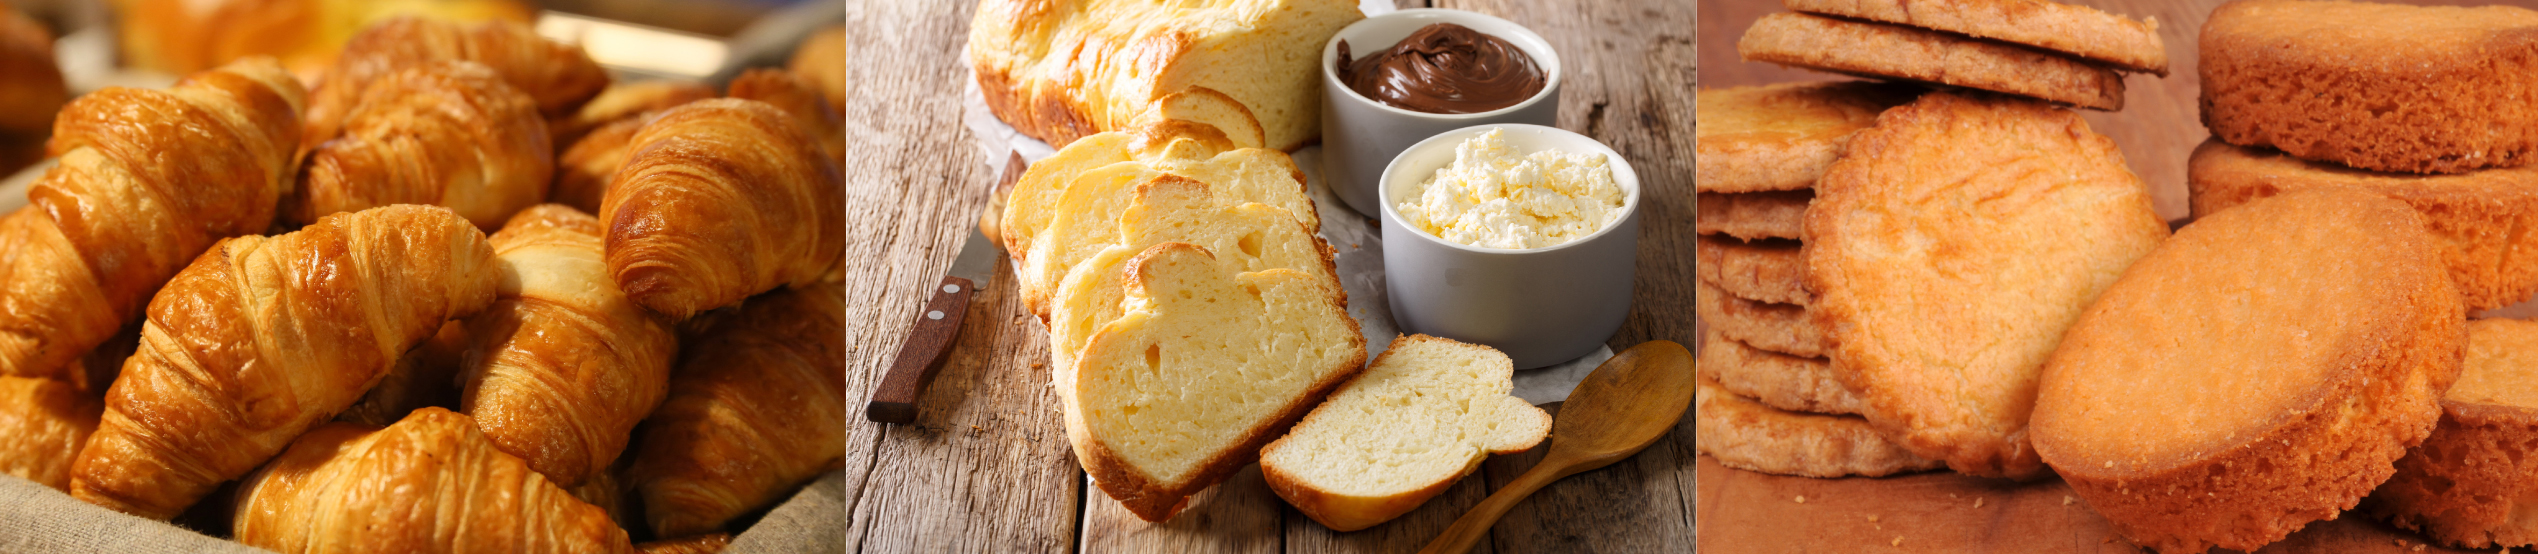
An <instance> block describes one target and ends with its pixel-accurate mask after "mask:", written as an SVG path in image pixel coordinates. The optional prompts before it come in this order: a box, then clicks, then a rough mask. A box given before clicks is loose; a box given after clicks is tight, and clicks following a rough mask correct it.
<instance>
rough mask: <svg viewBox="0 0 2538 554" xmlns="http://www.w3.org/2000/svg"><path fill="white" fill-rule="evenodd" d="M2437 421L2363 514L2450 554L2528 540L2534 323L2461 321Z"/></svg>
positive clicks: (2535, 390)
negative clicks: (2455, 360) (2455, 369)
mask: <svg viewBox="0 0 2538 554" xmlns="http://www.w3.org/2000/svg"><path fill="white" fill-rule="evenodd" d="M2459 365H2460V369H2459V381H2458V384H2457V385H2454V386H2452V387H2450V392H2448V393H2446V394H2445V395H2444V396H2443V397H2442V399H2441V423H2440V424H2439V425H2437V426H2435V427H2433V429H2432V436H2429V437H2425V438H2424V439H2423V445H2422V446H2417V447H2415V448H2414V449H2413V450H2410V451H2408V452H2407V454H2406V457H2405V458H2403V459H2399V460H2397V475H2396V476H2394V477H2390V478H2388V483H2386V484H2383V485H2380V486H2379V490H2378V491H2377V492H2373V493H2371V497H2372V498H2374V499H2375V500H2373V501H2372V502H2371V508H2370V510H2371V513H2372V514H2373V515H2377V516H2379V517H2381V518H2384V519H2387V520H2389V522H2390V523H2394V524H2396V525H2397V526H2398V527H2404V528H2407V529H2412V530H2416V531H2421V532H2423V534H2425V535H2427V536H2430V537H2432V539H2433V540H2437V541H2441V543H2443V544H2448V545H2450V546H2455V547H2459V548H2492V547H2496V546H2501V547H2514V546H2529V545H2531V544H2533V543H2538V518H2533V517H2531V516H2529V515H2527V514H2529V513H2530V510H2531V508H2533V507H2538V505H2533V504H2532V502H2533V501H2538V456H2530V455H2528V454H2529V445H2530V443H2531V442H2532V441H2538V323H2533V322H2529V321H2522V320H2517V319H2480V320H2474V321H2469V322H2468V346H2467V359H2466V361H2464V362H2461V363H2460V364H2459Z"/></svg>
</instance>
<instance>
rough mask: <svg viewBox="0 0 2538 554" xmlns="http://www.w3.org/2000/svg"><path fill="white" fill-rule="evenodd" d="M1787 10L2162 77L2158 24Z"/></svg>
mask: <svg viewBox="0 0 2538 554" xmlns="http://www.w3.org/2000/svg"><path fill="white" fill-rule="evenodd" d="M1782 3H1783V4H1786V5H1788V7H1789V9H1790V10H1791V11H1801V12H1809V13H1819V14H1824V15H1832V16H1841V17H1848V18H1853V19H1866V20H1870V21H1881V22H1886V23H1893V24H1896V25H1909V26H1913V27H1920V28H1923V29H1933V30H1939V31H1947V32H1951V33H1960V34H1966V35H1973V36H1975V37H1980V38H1987V39H1993V40H1999V41H2004V42H2013V43H2018V44H2023V45H2027V46H2033V47H2036V48H2042V49H2046V50H2052V51H2055V52H2061V53H2064V54H2070V55H2073V56H2078V57H2082V58H2087V59H2089V60H2093V61H2096V62H2099V63H2104V64H2108V65H2113V66H2115V67H2116V68H2117V69H2123V70H2126V71H2139V72H2143V73H2151V74H2156V75H2159V76H2161V77H2166V76H2168V48H2167V46H2165V45H2163V44H2161V43H2160V41H2159V20H2158V19H2156V18H2153V19H2151V20H2149V21H2147V22H2145V21H2136V20H2133V19H2132V18H2128V17H2124V16H2120V15H2115V14H2111V13H2106V12H2103V11H2098V10H2097V9H2095V8H2089V7H2085V6H2074V5H2070V4H2064V3H2060V2H2051V1H2047V0H1912V1H1909V2H1907V1H1905V0H1785V1H1784V2H1782Z"/></svg>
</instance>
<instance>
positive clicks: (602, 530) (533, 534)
mask: <svg viewBox="0 0 2538 554" xmlns="http://www.w3.org/2000/svg"><path fill="white" fill-rule="evenodd" d="M232 526H233V528H234V530H235V533H236V539H237V540H238V542H241V543H245V544H247V545H250V546H255V547H259V548H267V549H272V550H274V551H276V552H282V553H284V554H298V553H320V552H524V553H526V552H625V553H631V552H634V545H633V544H631V543H629V542H628V541H627V539H626V531H625V530H624V529H619V528H617V525H616V524H615V523H612V522H610V521H609V520H608V514H607V512H606V511H604V510H601V509H600V508H599V507H597V506H592V505H590V504H587V503H584V502H582V501H581V500H579V499H575V498H573V496H572V495H570V494H567V493H566V492H565V491H564V489H563V488H561V487H557V486H555V484H554V483H549V482H547V481H546V478H545V477H540V476H539V475H538V474H537V472H535V471H530V470H529V466H528V464H527V463H524V462H521V461H520V459H519V458H515V457H512V456H511V455H510V454H505V453H503V452H502V451H501V450H499V449H496V448H494V445H493V443H492V442H491V441H487V440H485V436H484V435H483V434H481V433H478V432H477V431H476V422H475V421H473V420H470V419H468V417H467V416H465V415H461V414H458V413H454V412H451V411H449V410H445V409H441V408H425V409H422V410H417V411H415V412H414V414H413V415H409V416H406V418H405V419H404V420H402V421H399V422H397V424H395V425H390V426H388V427H387V428H385V429H380V428H376V427H369V426H365V425H359V424H353V423H335V424H330V425H327V426H324V427H319V428H317V429H315V430H312V431H309V432H308V434H307V435H305V436H302V437H300V438H299V440H297V441H294V442H292V443H291V448H290V450H288V451H286V452H283V453H282V455H280V456H278V457H275V458H274V459H273V463H271V464H268V465H266V466H265V467H264V469H262V470H259V471H257V472H256V473H255V474H254V475H250V476H248V477H247V478H246V479H244V480H242V481H240V482H239V486H238V511H237V515H236V516H235V519H234V520H233V522H232Z"/></svg>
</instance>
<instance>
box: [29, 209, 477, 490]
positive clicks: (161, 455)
mask: <svg viewBox="0 0 2538 554" xmlns="http://www.w3.org/2000/svg"><path fill="white" fill-rule="evenodd" d="M499 280H500V276H499V273H498V272H496V271H495V269H494V260H493V250H492V249H491V248H489V247H487V246H486V244H485V237H484V234H483V233H482V232H479V231H477V230H476V227H475V226H474V225H469V224H468V223H467V221H466V220H464V219H459V218H458V216H457V215H456V214H453V213H450V211H449V210H448V209H446V208H439V207H432V206H414V205H398V206H388V207H384V208H372V209H369V210H364V211H359V212H352V213H347V214H337V215H331V216H327V217H325V218H322V219H319V220H318V221H317V223H315V224H311V225H309V226H308V227H305V228H302V229H300V230H299V231H295V232H292V233H289V234H284V235H281V236H276V237H240V238H234V239H229V240H228V241H224V242H222V243H220V245H219V246H218V247H215V248H214V249H213V250H212V251H211V252H207V253H205V254H203V256H202V257H201V258H199V259H197V260H195V261H194V264H193V265H191V266H187V267H186V268H185V271H184V272H182V273H179V274H177V275H176V278H175V279H174V280H171V281H169V282H168V284H167V288H166V290H162V291H160V292H159V295H158V297H157V298H156V299H153V300H152V301H151V302H150V311H149V320H148V322H147V323H145V324H144V325H143V326H142V328H141V349H140V351H139V352H137V353H135V354H133V355H132V358H131V359H129V360H126V361H125V362H124V365H123V376H122V377H120V378H117V379H116V380H115V383H114V387H113V388H110V389H108V390H107V391H106V415H105V418H104V421H103V422H102V423H100V424H98V426H97V433H96V434H95V435H92V436H90V437H89V441H88V445H87V446H86V447H85V448H83V449H81V450H80V453H79V461H78V464H77V465H76V466H74V467H73V468H72V471H71V495H72V496H75V497H78V498H79V499H81V500H86V501H88V502H90V503H93V504H97V505H100V506H105V507H108V508H113V509H115V510H119V511H122V512H125V513H130V514H134V515H140V516H143V517H150V518H157V519H166V518H168V517H169V516H172V515H175V514H176V513H177V512H179V511H181V510H183V509H184V508H185V507H186V506H187V505H190V504H193V503H194V502H195V501H196V500H199V499H201V498H202V496H203V495H204V494H205V493H208V492H210V491H211V490H212V487H213V486H215V485H218V484H220V482H222V481H227V480H229V479H234V478H237V477H238V476H240V475H244V474H246V473H247V471H248V470H251V469H255V467H256V465H257V464H261V463H264V461H265V460H266V459H269V458H272V457H273V455H274V454H275V453H278V452H281V451H282V447H283V446H285V445H286V444H288V443H289V442H290V440H291V438H292V437H296V436H299V434H300V433H301V432H303V431H307V430H308V429H309V427H311V426H313V425H316V424H317V423H318V422H321V421H325V420H326V419H327V418H331V417H334V416H335V414H336V413H337V412H340V411H342V410H344V409H345V408H346V407H349V406H351V405H352V404H353V401H355V400H358V399H360V398H361V396H362V394H363V393H364V392H366V391H367V390H368V389H369V388H370V387H371V386H372V385H374V384H376V383H378V381H379V379H380V377H381V376H382V375H384V374H385V373H386V372H387V370H388V367H389V365H390V364H392V363H394V362H395V361H396V360H395V357H396V356H398V355H399V354H401V353H403V352H405V351H407V350H409V349H411V348H413V347H414V346H415V345H416V344H418V343H421V342H422V341H423V339H425V338H427V337H430V336H431V335H432V334H433V333H434V332H435V331H438V330H439V329H440V328H441V325H442V323H443V322H446V321H448V320H449V319H452V318H456V317H462V316H466V315H472V314H474V313H476V312H477V311H479V310H482V309H484V307H485V306H486V305H488V304H492V303H493V295H494V287H495V285H496V282H497V281H499Z"/></svg>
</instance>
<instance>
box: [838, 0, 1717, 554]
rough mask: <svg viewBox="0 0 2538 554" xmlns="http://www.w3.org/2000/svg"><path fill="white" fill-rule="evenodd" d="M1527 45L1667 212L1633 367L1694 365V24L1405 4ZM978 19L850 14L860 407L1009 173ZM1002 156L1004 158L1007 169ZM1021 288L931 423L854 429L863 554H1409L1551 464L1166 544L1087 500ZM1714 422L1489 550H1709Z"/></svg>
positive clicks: (1643, 286) (853, 476)
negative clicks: (1696, 471)
mask: <svg viewBox="0 0 2538 554" xmlns="http://www.w3.org/2000/svg"><path fill="white" fill-rule="evenodd" d="M1431 5H1432V6H1433V7H1447V8H1458V9H1465V10H1471V11H1477V12H1482V13H1488V14H1492V15H1496V16H1499V17H1504V18H1507V19H1509V20H1512V21H1515V22H1517V23H1520V24H1524V25H1526V26H1527V27H1529V28H1532V29H1534V30H1535V31H1537V32H1539V33H1541V34H1542V35H1543V36H1544V37H1545V38H1547V39H1549V40H1550V41H1551V42H1552V44H1553V46H1554V47H1555V48H1557V49H1558V51H1559V52H1560V53H1561V56H1562V58H1563V61H1564V62H1566V63H1567V64H1569V66H1570V72H1571V73H1570V76H1569V78H1568V81H1567V82H1566V83H1565V84H1564V85H1563V86H1564V87H1565V88H1564V89H1563V90H1562V91H1561V98H1560V100H1561V105H1560V126H1561V127H1563V128H1566V129H1570V130H1575V131H1579V132H1582V133H1585V134H1587V135H1590V136H1593V137H1595V138H1597V139H1599V140H1602V141H1603V142H1604V143H1606V144H1609V145H1611V146H1612V147H1613V148H1614V149H1615V150H1618V151H1620V152H1621V153H1622V155H1623V156H1625V157H1627V158H1628V161H1629V162H1630V163H1631V165H1632V166H1633V167H1634V168H1636V169H1638V171H1639V174H1640V176H1641V177H1640V178H1641V180H1642V184H1643V186H1645V187H1646V193H1645V194H1644V195H1643V196H1642V197H1643V198H1644V199H1646V202H1645V204H1643V208H1642V209H1643V210H1646V211H1645V214H1646V217H1645V218H1644V224H1643V228H1642V230H1641V232H1640V237H1639V260H1638V261H1639V274H1638V281H1637V284H1636V287H1637V288H1636V297H1635V298H1634V305H1633V309H1632V312H1631V315H1630V319H1629V321H1628V323H1627V324H1625V325H1624V326H1623V327H1622V329H1621V332H1620V333H1619V334H1618V335H1616V336H1614V337H1613V338H1612V340H1611V342H1610V344H1611V345H1612V346H1613V348H1614V349H1615V350H1616V351H1618V350H1620V349H1622V348H1625V347H1628V346H1630V345H1634V344H1638V343H1640V342H1643V341H1647V340H1652V339H1666V340H1673V341H1676V342H1681V343H1684V344H1687V345H1688V344H1692V343H1693V342H1695V340H1694V339H1695V338H1696V335H1694V334H1693V321H1692V315H1691V314H1692V287H1691V285H1692V279H1693V277H1692V193H1691V178H1692V162H1691V154H1692V133H1691V130H1692V92H1693V81H1692V79H1693V64H1694V53H1693V38H1692V29H1693V14H1692V11H1693V8H1692V6H1691V4H1690V3H1689V2H1683V1H1681V0H1590V1H1584V2H1576V1H1570V0H1436V1H1432V2H1420V1H1418V0H1404V1H1403V2H1402V7H1424V6H1431ZM974 7H975V3H974V2H971V1H967V0H944V1H940V2H896V1H885V0H850V9H849V10H848V15H847V23H846V25H847V29H848V30H847V37H848V39H847V41H848V42H847V48H848V50H849V52H848V55H847V59H848V60H853V62H852V63H851V64H850V66H849V69H848V71H849V72H850V73H849V82H851V83H855V84H856V85H857V86H856V87H854V88H851V89H850V90H849V91H848V98H847V102H846V108H847V110H846V111H847V112H848V113H847V132H848V134H849V136H851V137H855V141H854V142H855V144H853V145H851V147H850V148H849V153H848V155H847V159H846V165H845V172H846V184H847V198H848V209H849V213H850V216H849V219H848V220H849V222H850V223H849V224H848V225H850V231H849V236H850V243H851V244H850V245H849V246H848V259H850V260H855V261H856V262H857V263H855V264H853V265H851V266H850V267H849V269H848V272H849V275H848V281H847V282H848V287H849V289H848V298H851V299H856V300H857V302H855V303H854V305H852V306H851V307H850V308H849V309H850V310H851V312H850V315H851V316H852V317H850V318H849V320H850V321H855V322H856V323H855V324H854V326H853V327H851V328H850V329H848V331H847V333H848V337H847V338H848V344H849V345H850V347H849V348H851V349H852V350H851V352H850V355H849V356H848V360H849V364H848V366H847V368H846V372H847V374H846V375H847V382H848V384H849V386H848V387H847V391H848V393H849V394H850V395H851V396H850V397H851V398H853V399H855V400H856V401H857V402H860V401H861V399H862V398H864V397H865V396H868V395H869V393H870V391H871V388H872V386H873V384H874V383H877V382H878V381H879V380H880V377H881V374H882V372H883V370H884V367H885V366H886V365H887V364H888V363H889V360H888V358H889V356H890V355H891V354H892V353H893V350H894V349H896V348H897V347H898V345H899V344H900V343H901V342H902V341H903V340H904V339H905V338H906V337H905V334H906V332H907V326H908V318H909V317H910V316H911V314H913V313H914V311H915V309H916V307H917V306H918V304H919V303H921V302H922V301H923V300H924V299H925V297H926V296H925V289H926V288H927V287H929V286H930V285H932V284H933V283H935V282H936V280H937V279H939V278H940V277H941V276H942V274H943V271H944V269H945V267H946V266H947V264H949V263H950V261H951V258H952V255H953V253H955V252H957V251H958V249H959V248H960V244H961V239H962V237H963V236H964V235H965V234H966V233H968V232H969V225H970V222H971V221H972V220H973V219H974V218H975V217H976V215H977V214H978V212H979V210H980V208H981V207H982V206H985V205H986V203H987V200H988V196H989V192H990V188H991V187H992V186H993V185H994V181H995V176H996V175H995V171H994V169H992V168H991V167H990V166H989V165H988V163H987V162H988V158H987V157H986V156H987V153H985V152H981V151H980V150H979V148H978V147H977V146H974V143H973V140H972V138H971V137H970V133H969V131H968V130H967V129H966V128H965V127H964V126H963V125H962V124H961V90H962V82H961V81H962V79H963V77H964V75H965V73H964V72H963V67H964V66H965V65H966V63H967V62H966V60H964V59H962V58H961V50H962V45H963V44H964V43H965V42H966V40H967V37H968V33H969V22H970V12H971V10H972V9H973V8H974ZM999 156H1001V154H999ZM1012 278H1013V276H1012V274H1011V273H1010V271H1009V270H999V275H997V276H996V277H995V283H994V285H993V286H990V287H989V288H987V289H986V290H983V291H981V295H980V296H979V297H978V298H977V300H976V301H974V302H973V303H972V307H971V310H970V313H969V314H968V316H967V318H966V319H967V321H966V322H965V323H964V325H965V327H964V329H963V330H962V331H961V333H962V334H961V337H960V339H959V343H958V347H957V349H956V350H955V351H953V352H952V353H951V354H949V359H948V360H947V361H946V362H945V366H944V368H943V369H942V370H941V371H940V373H938V374H937V376H936V377H935V380H934V382H933V383H932V385H931V386H930V387H929V388H928V389H927V392H926V395H925V396H924V397H923V398H922V399H921V400H920V406H921V412H920V414H919V415H918V419H917V423H916V424H914V425H880V424H870V423H866V422H863V421H860V420H858V421H856V422H854V424H853V425H850V426H849V431H848V437H847V445H848V448H847V454H846V472H847V476H848V481H847V485H846V488H847V491H846V495H845V497H846V498H847V499H848V500H847V501H846V502H847V505H848V506H849V510H848V511H849V513H850V514H851V516H850V521H849V524H848V525H847V533H848V537H847V542H846V544H848V545H850V546H849V548H850V549H853V550H856V551H870V552H901V551H913V550H922V551H950V552H982V551H1019V552H1070V551H1084V552H1360V551H1362V552H1406V551H1412V550H1416V549H1417V548H1418V547H1419V546H1421V545H1423V544H1425V543H1426V541H1428V540H1429V539H1430V538H1433V537H1434V536H1435V535H1436V533H1437V532H1439V531H1442V530H1443V529H1444V528H1445V526H1446V525H1447V524H1448V523H1450V522H1452V520H1453V519H1454V518H1456V517H1458V516H1460V515H1461V514H1462V512H1463V511H1464V509H1465V508H1467V507H1470V506H1471V505H1473V504H1476V503H1478V502H1479V501H1480V499H1481V498H1483V497H1485V496H1487V495H1488V493H1489V492H1490V491H1493V490H1496V489H1497V488H1498V487H1500V486H1502V485H1504V484H1505V483H1506V482H1507V481H1509V480H1511V479H1513V478H1514V477H1515V476H1516V475H1517V474H1519V473H1521V472H1523V471H1524V470H1525V469H1526V468H1528V467H1531V466H1532V465H1533V463H1534V461H1535V460H1537V459H1539V458H1540V457H1541V452H1540V450H1539V449H1537V450H1536V451H1534V452H1528V453H1524V454H1517V455H1510V456H1501V457H1497V458H1494V459H1491V460H1490V461H1488V462H1487V463H1485V464H1483V466H1482V471H1481V472H1480V474H1479V475H1478V476H1475V477H1474V478H1470V479H1465V480H1464V481H1462V482H1461V483H1459V484H1457V485H1456V486H1455V487H1454V488H1453V489H1451V490H1449V491H1447V492H1446V493H1445V494H1443V495H1440V496H1438V497H1436V498H1435V499H1434V500H1431V501H1429V502H1428V503H1427V505H1425V506H1423V507H1421V508H1419V509H1418V510H1417V511H1414V512H1411V513H1410V514H1409V515H1407V516H1404V517H1402V518H1401V519H1399V520H1395V521H1393V522H1391V523H1387V524H1384V525H1381V526H1377V527H1375V528H1373V529H1368V530H1364V531H1358V532H1353V533H1344V534H1343V533H1333V532H1331V531H1330V530H1328V529H1325V528H1323V527H1322V526H1321V525H1320V524H1316V523H1313V522H1312V521H1311V520H1309V519H1306V518H1305V517H1303V515H1302V514H1301V513H1299V512H1297V511H1295V510H1294V509H1293V508H1290V507H1288V506H1287V505H1286V504H1285V503H1284V502H1282V501H1280V500H1278V499H1277V498H1276V495H1274V494H1272V493H1270V492H1269V490H1268V488H1267V487H1266V486H1265V485H1264V484H1262V482H1261V478H1260V472H1259V471H1258V470H1257V469H1247V470H1245V471H1244V472H1242V473H1241V474H1239V475H1237V476H1236V477H1234V478H1233V479H1232V480H1230V481H1228V482H1226V483H1225V484H1223V485H1219V486H1218V487H1216V488H1215V489H1213V490H1211V491H1210V492H1208V493H1204V494H1202V495H1200V496H1199V497H1198V498H1196V499H1194V500H1193V502H1192V504H1191V508H1190V509H1189V511H1187V512H1186V513H1183V514H1182V515H1180V516H1179V517H1177V518H1174V519H1173V520H1172V521H1169V522H1166V523H1163V524H1148V523H1146V522H1144V521H1141V520H1138V519H1137V518H1136V517H1135V516H1133V515H1130V514H1129V513H1128V512H1127V510H1126V509H1124V508H1123V507H1121V506H1120V504H1119V503H1118V502H1117V501H1114V500H1112V499H1111V498H1110V497H1109V496H1105V495H1103V494H1101V493H1100V491H1098V490H1096V489H1088V488H1087V487H1086V483H1085V479H1084V472H1083V471H1082V469H1080V468H1079V467H1078V466H1077V464H1076V462H1075V460H1074V459H1073V453H1072V451H1071V449H1069V448H1068V446H1067V442H1066V437H1065V435H1064V431H1063V430H1062V429H1061V427H1060V422H1059V419H1058V411H1057V399H1056V397H1055V396H1053V395H1052V394H1051V392H1050V390H1049V385H1048V379H1049V378H1048V373H1047V368H1046V364H1047V362H1048V345H1047V341H1046V339H1045V331H1044V330H1043V329H1041V327H1040V325H1039V324H1038V323H1036V322H1031V321H1029V320H1028V319H1029V318H1027V317H1026V316H1025V315H1024V313H1025V312H1024V311H1023V310H1022V308H1021V306H1020V303H1019V302H1018V301H1017V300H1016V299H1015V298H1014V295H1013V289H1012V286H1011V283H1012ZM1692 474H1693V451H1692V422H1691V418H1689V417H1686V418H1685V419H1684V421H1683V423H1682V424H1681V425H1680V426H1678V427H1677V428H1676V430H1675V432H1674V433H1673V434H1672V435H1671V436H1669V437H1667V438H1666V439H1664V440H1661V441H1659V442H1658V443H1657V444H1656V445H1655V446H1653V447H1651V448H1649V449H1648V450H1647V451H1645V452H1642V453H1640V454H1639V455H1638V456H1635V457H1633V458H1631V459H1629V460H1625V461H1623V462H1621V463H1619V464H1615V465H1613V466H1611V467H1607V468H1604V469H1601V470H1597V471H1594V472H1590V473H1586V474H1581V475H1577V476H1574V477H1570V478H1568V479H1566V480H1563V481H1561V482H1559V483H1557V484H1554V485H1552V486H1551V487H1549V488H1546V489H1544V490H1543V491H1542V492H1541V493H1538V494H1536V495H1534V496H1533V497H1532V499H1530V500H1528V501H1526V502H1525V503H1524V504H1523V505H1521V506H1519V507H1517V508H1516V509H1515V511H1514V512H1512V513H1510V514H1508V516H1507V518H1506V519H1505V520H1503V521H1501V522H1500V523H1499V524H1498V526H1497V527H1496V528H1495V530H1494V531H1493V533H1492V536H1491V538H1490V540H1489V541H1485V542H1483V543H1482V544H1481V547H1480V548H1479V551H1483V552H1510V553H1512V552H1686V551H1689V550H1690V549H1691V548H1692V542H1693V541H1692V516H1691V514H1692V511H1693V509H1692V496H1693V493H1694V491H1693V483H1692Z"/></svg>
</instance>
